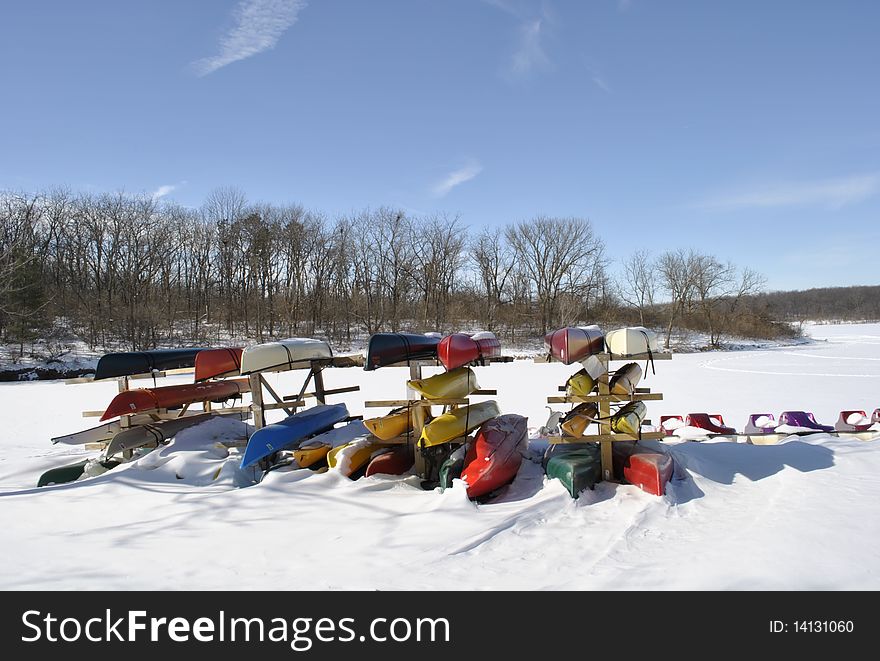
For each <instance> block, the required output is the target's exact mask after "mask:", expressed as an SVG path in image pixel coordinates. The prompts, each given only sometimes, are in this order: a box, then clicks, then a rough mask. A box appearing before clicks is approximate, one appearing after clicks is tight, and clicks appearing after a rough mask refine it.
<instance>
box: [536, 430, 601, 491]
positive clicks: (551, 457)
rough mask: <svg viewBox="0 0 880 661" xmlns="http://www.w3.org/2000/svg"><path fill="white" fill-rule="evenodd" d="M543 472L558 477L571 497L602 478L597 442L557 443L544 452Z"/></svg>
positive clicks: (592, 485) (589, 487)
mask: <svg viewBox="0 0 880 661" xmlns="http://www.w3.org/2000/svg"><path fill="white" fill-rule="evenodd" d="M543 464H544V472H545V473H546V474H547V477H549V478H554V477H555V478H558V479H559V481H560V482H562V485H563V486H564V487H565V488H566V489H567V490H568V493H570V494H571V497H572V498H577V497H578V494H579V493H580V492H581V491H583V490H584V489H592V488H593V487H594V486H595V485H596V483H597V482H600V481H601V480H602V456H601V453H600V451H599V444H598V443H558V444H556V445H551V446H549V447H548V448H547V450H546V452H544V461H543Z"/></svg>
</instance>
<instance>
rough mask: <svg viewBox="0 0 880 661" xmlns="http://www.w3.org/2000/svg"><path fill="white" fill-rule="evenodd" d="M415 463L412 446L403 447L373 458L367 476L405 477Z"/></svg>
mask: <svg viewBox="0 0 880 661" xmlns="http://www.w3.org/2000/svg"><path fill="white" fill-rule="evenodd" d="M413 463H415V457H414V455H413V449H412V446H411V445H409V444H406V445H401V446H399V447H396V448H393V449H390V450H389V451H388V452H384V453H382V454H380V455H376V456H375V457H373V459H372V460H371V461H370V464H369V466H367V472H366V473H365V475H366V477H369V476H370V475H403V474H404V473H406V472H407V471H408V470H409V469H410V468H412V467H413Z"/></svg>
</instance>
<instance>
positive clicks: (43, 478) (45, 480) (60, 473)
mask: <svg viewBox="0 0 880 661" xmlns="http://www.w3.org/2000/svg"><path fill="white" fill-rule="evenodd" d="M92 462H93V460H92V459H83V460H82V461H78V462H76V463H75V464H68V465H67V466H59V467H58V468H53V469H52V470H48V471H46V472H45V473H43V474H42V475H40V479H39V480H38V481H37V486H38V487H48V486H50V485H53V484H67V483H69V482H76V481H77V480H78V479H79V478H81V477H82V476H83V474H84V473H85V472H86V468H87V467H88V465H89V464H90V463H92ZM100 464H101V466H102V467H103V468H104V469H105V471H106V470H111V469H113V468H116V467H117V466H118V465H119V462H118V461H114V460H112V459H111V460H107V461H102V462H100Z"/></svg>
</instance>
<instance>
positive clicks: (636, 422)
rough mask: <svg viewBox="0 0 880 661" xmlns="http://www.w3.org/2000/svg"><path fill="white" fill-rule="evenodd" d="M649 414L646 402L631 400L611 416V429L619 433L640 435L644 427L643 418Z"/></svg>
mask: <svg viewBox="0 0 880 661" xmlns="http://www.w3.org/2000/svg"><path fill="white" fill-rule="evenodd" d="M647 414H648V409H647V407H646V406H645V403H644V402H630V403H629V404H627V405H626V406H623V407H621V408H620V409H619V410H618V411H617V413H615V414H614V415H613V416H611V429H612V431H615V432H617V433H619V434H629V435H630V436H638V435H639V432H640V431H641V428H642V420H644V419H645V416H646V415H647Z"/></svg>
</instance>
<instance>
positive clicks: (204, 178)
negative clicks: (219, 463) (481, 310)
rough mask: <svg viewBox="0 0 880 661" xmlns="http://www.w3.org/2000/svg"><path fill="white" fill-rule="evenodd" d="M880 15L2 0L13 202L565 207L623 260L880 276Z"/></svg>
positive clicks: (504, 214) (481, 216)
mask: <svg viewBox="0 0 880 661" xmlns="http://www.w3.org/2000/svg"><path fill="white" fill-rule="evenodd" d="M878 25H880V3H876V2H872V1H869V0H864V1H861V2H859V1H853V2H799V1H794V0H791V1H785V0H775V1H774V2H764V1H745V0H741V1H737V2H734V1H732V0H731V1H729V2H707V1H705V0H694V1H688V2H686V1H683V0H682V1H675V0H669V1H667V2H664V1H661V0H628V1H624V0H583V1H580V0H578V1H575V0H569V1H564V0H544V1H538V0H384V1H380V0H375V1H369V2H367V1H363V0H310V1H309V2H298V1H296V0H243V1H236V0H233V1H219V0H218V1H215V2H166V1H158V0H153V1H151V2H141V3H135V2H98V1H93V2H89V1H82V2H42V1H39V0H33V1H31V2H18V3H4V5H3V7H2V9H0V61H2V67H0V89H2V90H3V93H2V105H0V118H2V121H0V189H16V190H28V191H34V190H39V189H43V188H46V187H50V186H55V185H66V186H69V187H71V188H73V189H77V190H92V191H103V190H118V189H125V190H128V191H147V192H150V193H156V194H157V195H164V196H166V197H168V198H169V199H173V200H176V201H178V202H180V203H182V204H185V205H190V206H197V205H199V204H200V203H201V201H202V200H203V199H204V197H205V196H206V195H207V193H208V192H209V191H210V190H211V189H212V188H214V187H216V186H221V185H235V186H238V187H240V188H241V189H242V190H244V191H245V192H246V193H247V195H248V197H249V198H250V199H252V200H263V201H273V202H279V203H280V202H299V203H301V204H303V205H304V206H306V207H309V208H314V209H320V210H324V211H326V212H329V213H331V214H336V213H344V212H348V211H350V210H353V209H360V208H363V207H366V206H372V207H375V206H378V205H382V204H388V205H395V206H400V207H403V208H406V209H408V210H409V211H410V212H412V213H416V214H418V213H432V212H437V211H445V212H448V213H453V214H455V213H460V214H461V216H462V218H463V220H464V221H465V222H466V223H467V224H468V225H470V226H472V227H478V226H481V225H495V224H503V223H507V222H510V221H513V220H519V219H522V218H528V217H531V216H533V215H535V214H539V213H544V214H549V215H562V216H569V215H572V216H581V217H587V218H589V219H590V220H592V222H593V223H594V224H595V226H596V228H597V230H598V232H599V234H600V235H601V236H602V237H603V239H604V240H605V241H606V243H607V245H608V248H609V253H610V254H611V255H612V256H613V257H619V256H625V255H626V254H628V253H629V252H630V251H632V250H633V249H635V248H637V247H651V248H652V249H653V250H655V251H656V252H660V251H662V250H665V249H669V248H676V247H696V248H699V249H701V250H703V251H705V252H709V253H714V254H716V255H717V256H718V257H719V258H721V259H730V260H732V261H734V262H736V263H737V264H740V265H748V266H751V267H753V268H755V269H757V270H759V271H761V272H763V273H764V274H766V276H767V278H768V286H769V288H771V289H786V288H806V287H811V286H826V285H848V284H877V283H878V282H880V277H878V275H877V271H876V268H875V267H874V262H875V260H876V255H877V246H878V245H880V222H878V220H880V85H878V82H880V80H878V78H880V69H878V67H880V39H878V38H877V28H878Z"/></svg>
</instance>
